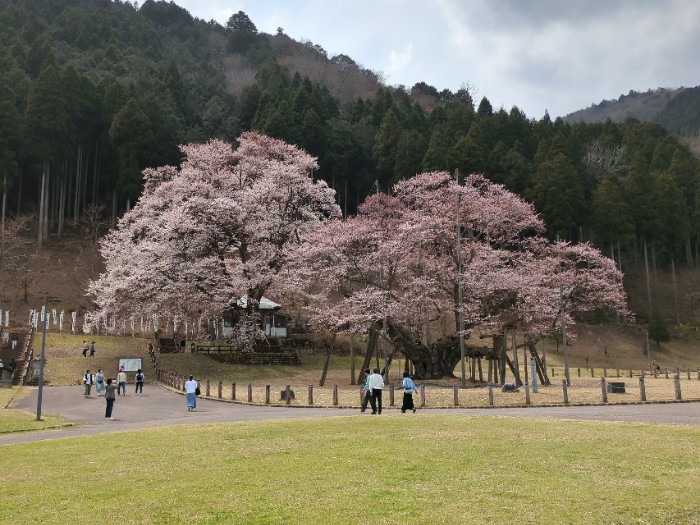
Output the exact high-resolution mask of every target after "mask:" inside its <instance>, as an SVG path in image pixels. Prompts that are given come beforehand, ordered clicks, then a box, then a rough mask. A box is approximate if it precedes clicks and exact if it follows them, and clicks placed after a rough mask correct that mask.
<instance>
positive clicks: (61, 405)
mask: <svg viewBox="0 0 700 525" xmlns="http://www.w3.org/2000/svg"><path fill="white" fill-rule="evenodd" d="M129 387H130V388H133V385H129ZM37 394H38V390H34V391H33V393H32V394H31V395H29V396H27V397H25V398H24V399H22V400H20V401H18V402H17V403H16V405H15V406H16V407H17V408H21V409H24V410H27V411H29V412H34V413H35V412H36V404H37ZM104 412H105V400H104V398H103V397H97V396H96V395H94V394H93V395H92V396H91V397H89V398H85V397H84V395H83V386H69V387H46V388H44V389H43V396H42V414H60V415H61V416H63V417H64V418H65V419H66V420H67V421H70V422H75V423H78V424H79V425H77V426H75V427H67V428H61V429H58V430H45V431H37V432H21V433H11V434H5V435H0V445H6V444H12V443H28V442H32V441H42V440H46V439H58V438H65V437H72V436H86V435H92V434H101V433H107V432H115V431H128V430H134V429H141V428H151V427H158V426H165V425H178V424H199V423H220V422H229V421H251V420H268V419H299V418H318V417H349V416H356V417H371V416H370V415H369V413H368V412H367V413H365V414H363V415H362V416H360V413H359V410H358V409H348V408H304V407H284V406H257V405H255V406H253V405H247V404H239V403H228V402H221V401H216V400H208V399H201V398H200V399H198V400H197V410H196V411H194V412H188V411H187V408H186V406H185V396H184V395H183V394H179V393H177V392H173V391H172V390H169V389H167V388H164V387H162V386H160V385H157V384H154V383H147V384H146V385H145V386H144V394H143V395H135V394H134V393H133V392H132V391H129V392H128V393H127V395H126V396H125V397H123V396H120V397H118V398H117V400H116V402H115V405H114V413H113V416H114V419H113V420H109V419H105V417H104ZM398 413H399V411H398V408H396V407H395V408H387V409H385V414H398ZM426 413H430V414H451V415H464V416H475V415H479V416H490V417H495V416H508V417H528V418H542V419H574V420H601V421H619V422H627V423H655V424H678V425H700V402H691V403H666V404H643V405H607V406H600V405H597V406H548V407H523V408H489V409H468V408H450V409H424V410H419V411H418V413H417V414H416V415H417V416H419V417H420V415H421V414H426ZM404 417H415V416H414V415H413V414H411V415H407V416H404Z"/></svg>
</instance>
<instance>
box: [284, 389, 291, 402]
mask: <svg viewBox="0 0 700 525" xmlns="http://www.w3.org/2000/svg"><path fill="white" fill-rule="evenodd" d="M284 397H286V398H287V404H288V405H289V404H291V403H292V387H291V385H287V386H286V387H285V388H284Z"/></svg>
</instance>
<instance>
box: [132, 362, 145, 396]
mask: <svg viewBox="0 0 700 525" xmlns="http://www.w3.org/2000/svg"><path fill="white" fill-rule="evenodd" d="M145 379H146V376H144V375H143V372H142V371H141V369H140V368H139V369H138V372H136V377H134V383H136V393H137V394H139V395H143V381H144V380H145Z"/></svg>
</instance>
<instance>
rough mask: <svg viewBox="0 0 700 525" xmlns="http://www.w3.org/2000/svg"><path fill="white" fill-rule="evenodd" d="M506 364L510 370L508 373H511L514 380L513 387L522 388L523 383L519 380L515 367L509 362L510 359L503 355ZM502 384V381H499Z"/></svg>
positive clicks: (518, 373)
mask: <svg viewBox="0 0 700 525" xmlns="http://www.w3.org/2000/svg"><path fill="white" fill-rule="evenodd" d="M505 359H506V363H507V364H508V368H510V371H511V372H512V373H513V377H514V378H515V385H516V386H523V382H522V381H521V379H520V372H519V371H518V370H516V369H515V365H513V362H512V361H511V360H510V357H508V355H507V354H506V355H505ZM501 379H503V378H501ZM501 382H503V381H501Z"/></svg>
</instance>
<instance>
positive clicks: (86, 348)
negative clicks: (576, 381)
mask: <svg viewBox="0 0 700 525" xmlns="http://www.w3.org/2000/svg"><path fill="white" fill-rule="evenodd" d="M87 353H88V344H87V341H83V357H87Z"/></svg>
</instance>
